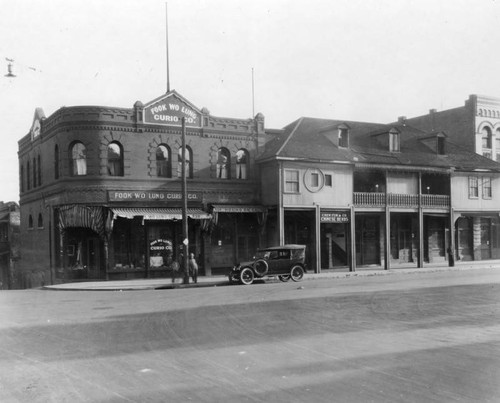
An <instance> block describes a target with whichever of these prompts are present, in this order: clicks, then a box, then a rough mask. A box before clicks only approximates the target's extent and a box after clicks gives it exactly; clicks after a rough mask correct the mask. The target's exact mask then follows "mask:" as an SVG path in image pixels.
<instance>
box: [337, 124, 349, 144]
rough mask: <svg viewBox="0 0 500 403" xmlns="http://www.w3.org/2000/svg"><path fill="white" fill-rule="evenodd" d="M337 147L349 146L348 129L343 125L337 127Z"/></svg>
mask: <svg viewBox="0 0 500 403" xmlns="http://www.w3.org/2000/svg"><path fill="white" fill-rule="evenodd" d="M339 147H344V148H347V147H349V130H348V129H347V128H345V127H341V128H339Z"/></svg>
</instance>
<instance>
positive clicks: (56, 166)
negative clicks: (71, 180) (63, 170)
mask: <svg viewBox="0 0 500 403" xmlns="http://www.w3.org/2000/svg"><path fill="white" fill-rule="evenodd" d="M54 179H59V146H58V145H57V144H56V145H55V147H54Z"/></svg>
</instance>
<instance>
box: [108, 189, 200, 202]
mask: <svg viewBox="0 0 500 403" xmlns="http://www.w3.org/2000/svg"><path fill="white" fill-rule="evenodd" d="M187 199H188V201H193V202H201V200H202V193H201V192H188V193H187ZM108 200H109V201H113V202H120V201H126V202H130V201H132V202H133V201H138V202H145V201H150V202H153V201H182V192H161V191H151V190H145V191H144V190H140V191H136V190H110V191H108Z"/></svg>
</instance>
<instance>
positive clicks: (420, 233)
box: [418, 172, 424, 268]
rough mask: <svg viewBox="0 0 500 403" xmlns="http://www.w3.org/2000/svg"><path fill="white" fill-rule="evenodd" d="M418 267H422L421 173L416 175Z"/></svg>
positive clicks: (422, 213) (422, 215) (422, 218)
mask: <svg viewBox="0 0 500 403" xmlns="http://www.w3.org/2000/svg"><path fill="white" fill-rule="evenodd" d="M418 267H419V268H422V267H424V212H423V208H422V172H419V173H418Z"/></svg>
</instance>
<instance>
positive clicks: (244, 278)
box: [240, 267, 253, 285]
mask: <svg viewBox="0 0 500 403" xmlns="http://www.w3.org/2000/svg"><path fill="white" fill-rule="evenodd" d="M240 281H241V282H242V283H243V284H245V285H249V284H252V283H253V271H252V269H250V268H248V267H245V268H244V269H242V270H241V272H240Z"/></svg>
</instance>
